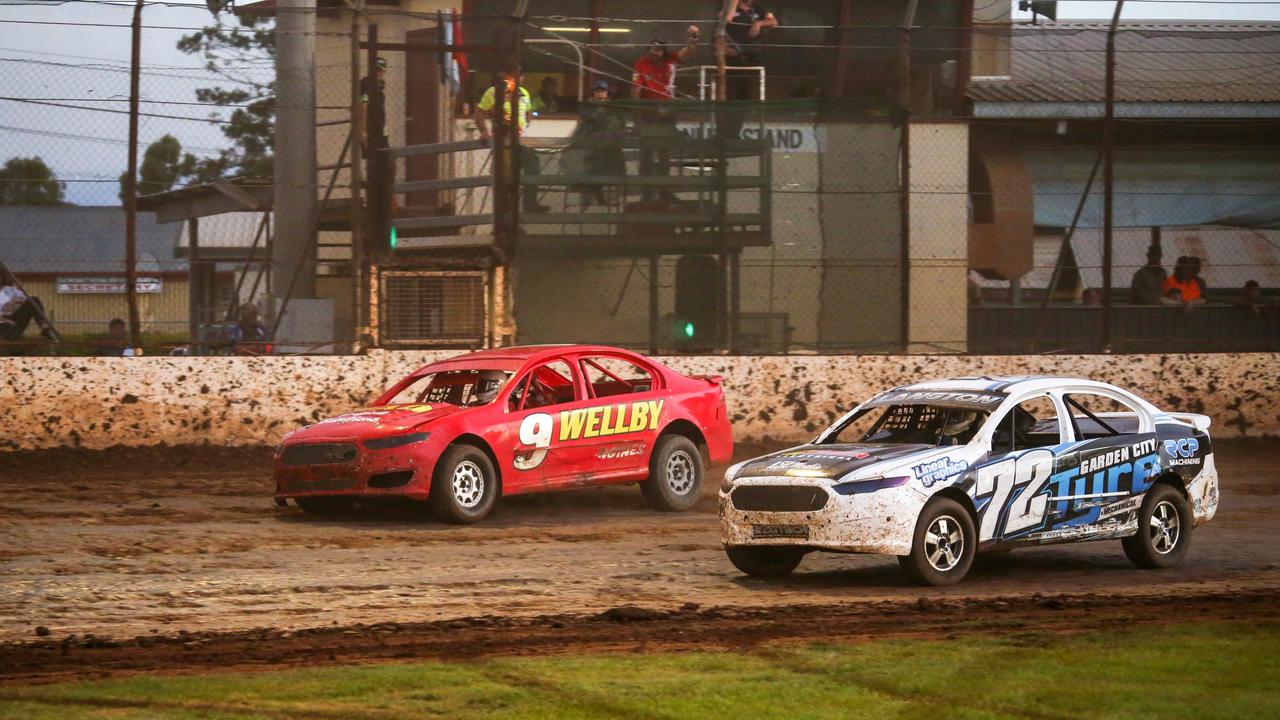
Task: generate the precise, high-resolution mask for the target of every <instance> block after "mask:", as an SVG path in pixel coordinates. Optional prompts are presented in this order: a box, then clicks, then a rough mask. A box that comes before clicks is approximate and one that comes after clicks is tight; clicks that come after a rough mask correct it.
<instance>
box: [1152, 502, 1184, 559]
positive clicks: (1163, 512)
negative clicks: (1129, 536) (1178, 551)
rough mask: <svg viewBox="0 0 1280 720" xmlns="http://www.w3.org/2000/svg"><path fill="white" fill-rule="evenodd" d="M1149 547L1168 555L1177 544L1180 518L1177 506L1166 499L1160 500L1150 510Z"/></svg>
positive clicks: (1179, 532)
mask: <svg viewBox="0 0 1280 720" xmlns="http://www.w3.org/2000/svg"><path fill="white" fill-rule="evenodd" d="M1150 532H1151V549H1153V550H1155V551H1156V552H1158V553H1160V554H1161V555H1168V554H1169V553H1171V552H1173V549H1174V548H1175V547H1177V546H1178V537H1179V535H1180V534H1181V532H1182V520H1181V519H1180V518H1179V517H1178V508H1176V507H1174V506H1173V503H1171V502H1169V501H1168V500H1161V501H1160V502H1159V503H1157V504H1156V506H1155V507H1154V508H1152V510H1151V527H1150Z"/></svg>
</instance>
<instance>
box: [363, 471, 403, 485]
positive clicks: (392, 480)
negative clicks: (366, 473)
mask: <svg viewBox="0 0 1280 720" xmlns="http://www.w3.org/2000/svg"><path fill="white" fill-rule="evenodd" d="M412 479H413V471H412V470H396V471H394V472H384V473H378V474H377V475H374V476H373V477H371V478H369V487H371V488H393V487H400V486H401V485H408V484H409V481H410V480H412Z"/></svg>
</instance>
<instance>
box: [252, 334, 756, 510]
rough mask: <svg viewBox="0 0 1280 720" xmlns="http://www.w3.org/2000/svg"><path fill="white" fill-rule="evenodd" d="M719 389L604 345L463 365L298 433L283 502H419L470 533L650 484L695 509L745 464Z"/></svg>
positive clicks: (431, 372) (284, 468) (470, 359)
mask: <svg viewBox="0 0 1280 720" xmlns="http://www.w3.org/2000/svg"><path fill="white" fill-rule="evenodd" d="M720 382H721V380H720V378H719V377H685V376H684V375H681V374H679V373H677V372H675V371H674V370H671V369H670V368H667V367H664V366H663V365H660V364H658V363H656V362H654V361H653V360H650V359H648V358H646V357H644V356H641V355H637V354H636V353H632V352H628V351H626V350H620V349H618V348H611V347H601V346H592V345H560V346H542V347H512V348H502V349H498V350H486V351H483V352H477V353H471V354H469V355H461V356H459V357H456V358H452V359H449V360H443V361H441V362H437V363H432V364H430V365H427V366H425V367H423V368H421V369H420V370H418V371H417V372H414V373H412V374H411V375H409V376H408V377H406V378H404V379H403V380H401V381H400V382H398V383H396V384H395V385H394V386H392V387H391V389H389V390H387V391H386V392H385V393H383V394H382V396H381V397H379V398H378V399H377V401H376V402H375V403H374V405H373V407H369V408H365V409H363V410H357V411H354V412H350V413H347V414H345V415H339V416H337V417H332V418H328V419H326V420H321V421H320V422H318V423H315V424H314V425H308V426H306V427H304V428H301V429H299V430H295V431H293V432H291V433H289V434H288V435H286V436H285V437H284V439H283V440H282V441H281V443H280V446H279V447H278V448H276V452H275V481H276V492H275V500H276V502H277V503H278V504H281V505H283V504H285V501H286V500H287V499H290V498H292V499H293V500H294V502H296V503H297V504H298V506H299V507H301V508H302V509H303V510H306V511H308V512H313V513H319V514H325V513H331V512H334V511H339V510H342V509H344V508H346V507H348V506H350V505H351V504H353V503H354V502H356V501H370V500H377V499H383V498H395V497H399V498H409V499H411V500H417V501H426V502H427V503H428V504H429V506H430V508H431V510H432V511H433V513H434V514H435V515H436V516H437V517H439V518H440V519H442V520H446V521H449V522H457V523H471V522H475V521H477V520H480V519H481V518H483V517H484V516H486V515H488V514H489V511H490V510H492V509H493V506H494V503H495V502H496V501H497V499H498V497H499V496H501V495H519V494H521V493H532V492H542V491H547V490H561V489H568V488H579V487H587V486H593V485H607V484H616V483H636V482H638V483H640V488H641V490H642V491H643V492H644V496H645V498H647V499H648V500H649V502H650V503H651V504H652V505H653V506H654V507H655V508H658V509H659V510H685V509H688V508H689V507H691V506H692V505H693V504H694V503H695V502H696V501H697V499H698V492H699V490H700V489H701V487H702V476H703V468H704V464H705V463H706V462H707V461H710V462H712V463H722V462H725V461H727V460H728V459H729V457H730V455H731V454H732V452H733V438H732V435H731V433H730V429H729V419H728V413H727V412H726V410H725V404H724V391H723V389H722V388H721V386H720Z"/></svg>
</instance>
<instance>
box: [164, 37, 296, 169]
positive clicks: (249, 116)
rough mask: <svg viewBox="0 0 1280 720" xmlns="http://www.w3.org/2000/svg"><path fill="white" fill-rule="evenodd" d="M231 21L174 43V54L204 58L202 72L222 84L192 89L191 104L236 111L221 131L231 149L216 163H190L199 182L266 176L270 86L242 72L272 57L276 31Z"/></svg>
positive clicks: (273, 108)
mask: <svg viewBox="0 0 1280 720" xmlns="http://www.w3.org/2000/svg"><path fill="white" fill-rule="evenodd" d="M236 17H237V21H235V23H234V24H228V25H223V24H222V23H218V24H216V25H210V26H208V27H205V28H204V29H202V30H200V31H199V32H195V33H192V34H190V35H185V36H183V37H182V39H181V40H179V41H178V49H179V50H181V51H182V52H184V53H188V54H191V55H197V54H199V55H203V56H204V59H205V67H206V68H207V69H209V70H210V71H212V72H215V73H217V74H218V75H220V76H221V77H223V78H225V79H226V81H227V86H219V87H208V88H199V89H197V90H196V99H197V100H199V101H200V102H204V103H212V104H214V105H219V106H223V107H233V106H234V108H235V109H234V110H232V112H231V115H230V117H229V118H228V122H227V124H225V125H223V126H222V133H223V134H224V135H226V136H227V138H228V139H230V140H231V142H232V147H231V148H229V149H227V150H223V151H222V152H221V153H220V154H219V155H218V157H216V158H201V159H198V160H197V159H195V158H192V166H191V168H190V171H191V172H190V174H191V175H192V176H193V177H194V179H195V180H196V181H198V182H212V181H214V180H217V179H218V178H221V177H226V176H229V175H246V176H250V177H270V176H271V171H272V169H271V156H272V141H273V132H274V126H275V116H276V99H275V81H274V80H271V81H268V82H262V81H261V80H260V79H258V78H256V77H255V76H254V75H253V74H252V73H246V72H244V70H245V69H246V68H250V67H252V68H260V67H262V65H261V61H262V60H264V59H274V58H275V54H276V36H275V26H274V25H273V24H272V22H271V20H270V19H269V18H263V17H260V16H257V15H251V14H241V15H237V16H236Z"/></svg>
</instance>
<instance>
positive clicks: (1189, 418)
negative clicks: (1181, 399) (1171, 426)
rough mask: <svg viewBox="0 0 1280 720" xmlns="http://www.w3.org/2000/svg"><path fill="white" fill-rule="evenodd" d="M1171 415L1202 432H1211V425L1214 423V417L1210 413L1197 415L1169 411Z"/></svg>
mask: <svg viewBox="0 0 1280 720" xmlns="http://www.w3.org/2000/svg"><path fill="white" fill-rule="evenodd" d="M1167 414H1168V415H1169V417H1171V418H1173V419H1174V420H1177V421H1178V422H1181V423H1186V424H1188V425H1190V426H1192V427H1194V428H1195V429H1197V430H1199V431H1200V432H1209V425H1210V424H1212V423H1213V420H1212V418H1210V417H1209V416H1208V415H1197V414H1196V413H1167Z"/></svg>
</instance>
